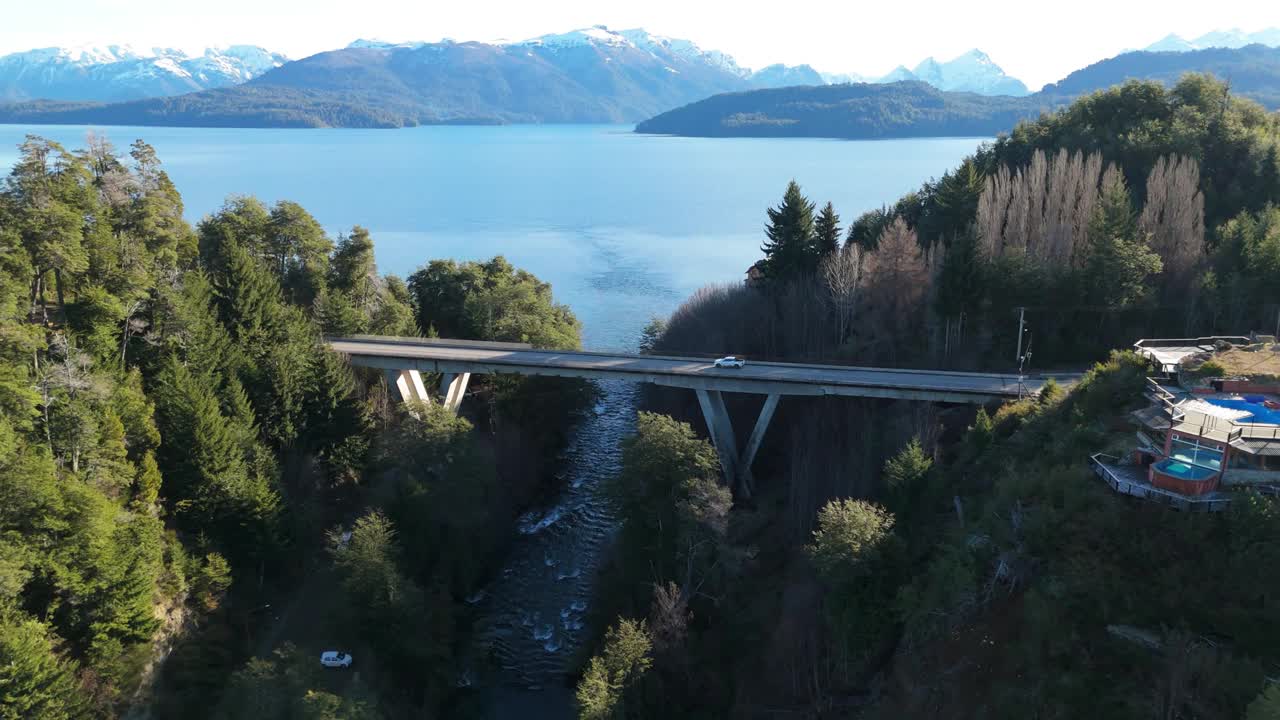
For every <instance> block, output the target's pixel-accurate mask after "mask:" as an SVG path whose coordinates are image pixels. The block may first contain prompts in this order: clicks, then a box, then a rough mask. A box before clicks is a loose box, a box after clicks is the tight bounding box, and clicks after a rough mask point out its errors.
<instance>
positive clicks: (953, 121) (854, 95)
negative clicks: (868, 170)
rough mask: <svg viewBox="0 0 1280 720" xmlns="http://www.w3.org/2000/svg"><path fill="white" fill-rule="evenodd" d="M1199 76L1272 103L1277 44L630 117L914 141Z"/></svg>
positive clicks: (661, 129)
mask: <svg viewBox="0 0 1280 720" xmlns="http://www.w3.org/2000/svg"><path fill="white" fill-rule="evenodd" d="M1189 72H1208V73H1212V74H1214V75H1216V76H1218V77H1220V78H1223V79H1227V80H1229V81H1230V83H1231V91H1232V93H1233V94H1236V95H1238V96H1240V97H1244V98H1248V99H1251V100H1255V101H1257V102H1259V103H1261V104H1262V105H1263V106H1264V107H1266V108H1268V109H1270V110H1275V109H1277V108H1280V49H1277V48H1270V47H1265V46H1262V45H1250V46H1248V47H1244V48H1240V49H1229V48H1213V49H1208V50H1198V51H1191V52H1176V53H1175V52H1161V53H1151V52H1132V53H1125V54H1124V55H1120V56H1117V57H1114V58H1111V59H1109V60H1104V61H1102V62H1100V63H1095V64H1093V65H1090V66H1089V67H1087V68H1084V69H1083V70H1079V71H1076V72H1074V73H1072V74H1071V75H1068V76H1067V77H1066V78H1064V79H1063V80H1062V81H1061V82H1059V83H1056V84H1051V85H1047V86H1045V87H1044V88H1043V89H1042V90H1040V92H1037V93H1035V94H1033V95H1030V96H1027V97H1025V98H1011V97H1000V96H996V97H988V96H981V95H974V94H967V93H948V92H942V91H938V90H935V89H934V88H933V87H931V86H929V85H924V84H920V83H908V82H904V83H896V84H891V85H859V84H854V85H840V86H827V87H817V88H786V89H783V90H757V91H752V92H743V93H734V94H729V95H721V96H717V97H711V98H707V99H706V100H702V101H700V102H697V103H694V104H692V105H688V106H685V107H682V108H678V109H676V110H672V111H670V112H667V113H663V114H662V115H658V116H656V117H653V118H651V119H649V120H646V121H644V122H642V123H640V124H639V125H638V126H637V127H636V131H637V132H642V133H660V134H670V135H688V136H693V137H835V138H850V139H857V138H877V137H922V136H930V135H950V136H963V135H994V134H996V133H998V132H1002V131H1005V130H1008V129H1009V128H1010V127H1012V126H1013V125H1014V124H1015V123H1016V122H1017V121H1018V120H1023V119H1029V118H1034V117H1036V116H1037V115H1039V114H1040V113H1041V112H1043V111H1046V110H1052V109H1054V108H1057V107H1061V106H1063V105H1065V104H1066V103H1067V102H1068V101H1069V100H1071V99H1072V98H1075V97H1080V96H1083V95H1087V94H1089V93H1092V92H1096V91H1098V90H1102V89H1105V88H1108V87H1111V86H1113V85H1117V84H1119V83H1122V82H1124V81H1125V80H1132V79H1139V80H1155V81H1158V82H1161V83H1163V84H1165V85H1172V84H1173V83H1174V82H1175V81H1176V80H1177V79H1178V78H1180V77H1181V76H1182V75H1184V74H1186V73H1189Z"/></svg>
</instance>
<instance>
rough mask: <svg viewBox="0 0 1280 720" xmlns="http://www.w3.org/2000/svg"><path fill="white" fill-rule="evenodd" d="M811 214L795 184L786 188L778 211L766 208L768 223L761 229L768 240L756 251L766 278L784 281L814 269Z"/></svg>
mask: <svg viewBox="0 0 1280 720" xmlns="http://www.w3.org/2000/svg"><path fill="white" fill-rule="evenodd" d="M813 211H814V205H813V203H812V202H810V201H809V199H808V198H806V197H805V196H804V194H803V193H802V192H800V185H799V184H797V183H796V181H795V180H792V181H791V182H790V183H789V184H788V185H787V191H786V192H785V193H784V194H783V196H782V202H781V203H780V204H779V205H778V207H776V208H769V211H768V215H769V222H768V224H767V225H765V235H766V237H767V238H768V239H767V240H766V241H765V244H764V245H763V246H761V247H760V250H761V251H762V252H763V253H764V264H763V270H764V274H765V277H766V278H768V279H770V280H785V279H788V278H792V277H798V276H801V275H804V274H806V273H808V272H812V270H813V269H814V268H816V267H817V263H816V261H815V257H814V256H815V254H814V252H813V248H814V240H815V238H816V236H817V230H816V228H815V227H814V219H813Z"/></svg>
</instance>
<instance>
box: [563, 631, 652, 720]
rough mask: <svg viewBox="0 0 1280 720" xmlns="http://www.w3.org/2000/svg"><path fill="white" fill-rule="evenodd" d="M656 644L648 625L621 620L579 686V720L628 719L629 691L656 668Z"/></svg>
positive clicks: (607, 633) (606, 639)
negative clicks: (654, 657)
mask: <svg viewBox="0 0 1280 720" xmlns="http://www.w3.org/2000/svg"><path fill="white" fill-rule="evenodd" d="M652 652H653V641H652V640H651V639H650V638H649V631H648V628H646V627H645V621H643V620H641V621H639V622H636V621H635V620H631V619H628V618H620V619H619V620H618V624H617V625H614V626H613V627H611V628H609V629H608V630H607V631H605V635H604V647H603V648H602V649H601V651H600V654H599V655H597V656H595V657H593V658H591V662H590V663H589V664H588V665H587V671H586V673H584V674H583V676H582V680H581V681H580V682H579V683H578V690H577V701H578V717H579V718H581V720H611V719H612V718H624V717H628V715H627V711H626V691H627V690H628V688H630V687H632V686H633V685H635V684H636V683H637V682H638V681H640V680H641V679H642V678H643V677H644V675H645V673H647V672H648V671H649V668H650V666H652V665H653V658H652Z"/></svg>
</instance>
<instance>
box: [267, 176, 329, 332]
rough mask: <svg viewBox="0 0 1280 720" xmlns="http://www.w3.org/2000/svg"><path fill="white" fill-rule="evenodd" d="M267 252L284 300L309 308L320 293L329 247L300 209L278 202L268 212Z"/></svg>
mask: <svg viewBox="0 0 1280 720" xmlns="http://www.w3.org/2000/svg"><path fill="white" fill-rule="evenodd" d="M267 243H268V244H267V252H268V256H269V258H270V259H271V262H272V265H273V267H274V269H275V271H276V275H277V277H278V279H279V281H280V285H281V287H282V288H283V290H284V297H285V299H286V300H287V301H288V302H290V303H292V304H295V305H298V306H301V307H310V306H311V304H312V303H313V302H315V300H316V298H317V297H319V296H320V295H321V294H323V293H324V289H325V276H326V275H327V274H328V271H329V253H330V251H332V250H333V243H332V242H331V241H330V240H329V238H328V236H327V235H325V232H324V228H322V227H320V223H319V222H317V221H316V219H315V218H314V217H312V216H311V214H310V213H308V212H307V211H306V210H304V209H303V208H302V206H301V205H299V204H297V203H294V202H288V201H281V202H278V203H276V205H275V207H273V208H271V219H270V221H269V223H268V240H267Z"/></svg>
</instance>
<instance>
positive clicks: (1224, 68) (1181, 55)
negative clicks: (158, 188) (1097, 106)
mask: <svg viewBox="0 0 1280 720" xmlns="http://www.w3.org/2000/svg"><path fill="white" fill-rule="evenodd" d="M1188 72H1207V73H1211V74H1213V75H1216V76H1218V77H1219V78H1222V79H1223V80H1225V81H1227V83H1228V84H1230V85H1231V92H1232V94H1234V95H1237V96H1239V97H1244V98H1249V99H1250V100H1254V101H1257V102H1258V103H1260V104H1261V105H1262V106H1263V107H1265V108H1267V109H1268V110H1277V109H1280V48H1274V47H1267V46H1266V45H1248V46H1246V47H1242V48H1207V49H1204V50H1196V51H1192V52H1132V53H1125V54H1124V55H1120V56H1117V57H1113V58H1110V59H1107V60H1103V61H1101V62H1096V63H1094V64H1092V65H1090V66H1089V67H1086V68H1083V69H1080V70H1077V71H1075V72H1073V73H1071V74H1070V75H1068V76H1066V77H1065V78H1063V79H1062V80H1060V81H1058V82H1056V83H1053V84H1051V85H1046V86H1045V87H1044V89H1043V90H1041V91H1040V93H1041V94H1043V95H1068V96H1075V95H1084V94H1086V93H1091V92H1094V91H1095V90H1099V89H1101V88H1105V87H1110V86H1112V85H1117V84H1119V83H1122V82H1124V81H1126V80H1134V79H1138V80H1158V81H1160V82H1162V83H1164V84H1165V85H1172V84H1174V83H1175V82H1177V81H1178V78H1180V77H1182V76H1183V75H1184V74H1185V73H1188Z"/></svg>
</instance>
